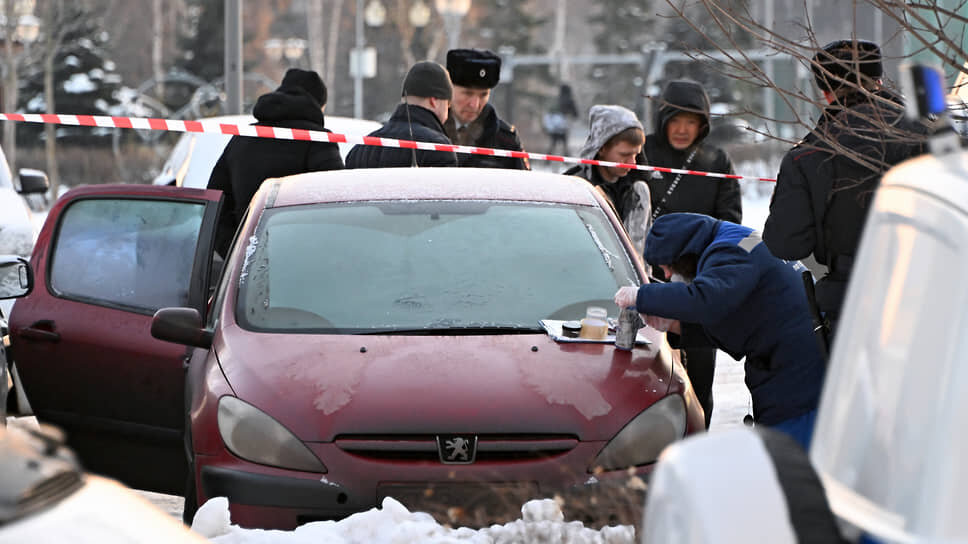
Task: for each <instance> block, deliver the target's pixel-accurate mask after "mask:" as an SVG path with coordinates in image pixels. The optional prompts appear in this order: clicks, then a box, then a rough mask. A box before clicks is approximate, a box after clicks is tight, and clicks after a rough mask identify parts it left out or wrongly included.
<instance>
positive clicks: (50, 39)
mask: <svg viewBox="0 0 968 544" xmlns="http://www.w3.org/2000/svg"><path fill="white" fill-rule="evenodd" d="M62 7H63V2H62V1H60V0H58V1H57V2H54V1H50V2H48V3H47V6H46V8H45V9H44V12H43V19H42V20H43V22H44V28H45V29H48V30H47V31H46V32H45V33H44V104H46V110H45V111H46V112H47V113H56V112H57V104H56V101H55V99H54V58H55V57H56V56H57V50H58V49H59V48H60V40H61V35H60V34H59V33H57V32H52V31H50V30H49V29H53V28H55V26H56V19H57V12H58V11H59V10H60V8H62ZM44 137H45V141H44V155H45V158H46V161H47V178H48V179H49V180H50V194H51V196H52V197H53V198H54V199H55V200H56V199H57V192H58V191H59V190H60V173H59V171H58V169H57V126H56V125H52V124H46V125H44Z"/></svg>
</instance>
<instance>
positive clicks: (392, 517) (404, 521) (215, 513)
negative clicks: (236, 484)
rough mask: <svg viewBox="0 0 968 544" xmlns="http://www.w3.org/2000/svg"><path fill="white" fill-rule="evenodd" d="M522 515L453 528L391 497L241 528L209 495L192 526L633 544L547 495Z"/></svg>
mask: <svg viewBox="0 0 968 544" xmlns="http://www.w3.org/2000/svg"><path fill="white" fill-rule="evenodd" d="M521 514H522V516H521V519H518V520H514V521H512V522H509V523H505V524H504V525H492V526H490V527H486V528H483V529H477V530H475V529H469V528H467V527H461V528H459V529H453V528H450V527H445V526H442V525H440V524H438V523H437V522H436V521H435V520H434V518H433V517H432V516H431V515H430V514H426V513H423V512H411V511H409V510H407V507H405V506H404V505H402V504H400V503H399V502H397V501H396V500H394V499H392V498H389V497H387V498H385V499H383V504H382V508H371V509H370V510H367V511H366V512H360V513H357V514H353V515H352V516H350V517H348V518H345V519H342V520H340V521H315V522H312V523H307V524H305V525H301V526H299V527H297V528H296V529H295V530H294V531H274V530H265V529H243V528H241V527H239V526H238V525H233V524H232V523H231V521H230V518H229V502H228V500H227V499H226V498H225V497H216V498H214V499H209V500H208V501H207V502H206V503H205V504H203V505H202V507H201V508H199V509H198V512H197V513H196V514H195V519H194V520H193V521H192V530H193V531H195V532H196V533H198V534H200V535H202V536H204V537H205V538H208V539H209V540H211V541H212V542H213V543H216V544H281V543H285V544H301V543H306V544H309V543H313V544H318V543H319V542H326V543H331V544H356V543H359V544H397V543H404V542H407V543H409V542H419V543H421V544H455V543H459V542H473V543H477V544H503V543H512V542H529V543H549V544H550V543H558V542H568V543H570V544H632V543H633V542H634V541H635V528H634V527H632V526H630V525H619V526H614V527H603V528H602V529H601V530H598V531H596V530H594V529H591V528H588V527H585V526H584V524H583V523H582V522H580V521H571V522H566V521H564V515H563V514H562V513H561V508H560V507H559V506H558V503H556V502H555V501H554V500H552V499H541V500H533V501H528V502H527V503H525V505H524V506H522V507H521Z"/></svg>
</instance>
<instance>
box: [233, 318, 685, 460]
mask: <svg viewBox="0 0 968 544" xmlns="http://www.w3.org/2000/svg"><path fill="white" fill-rule="evenodd" d="M649 332H654V331H649ZM215 346H216V353H217V355H218V358H219V361H220V364H221V366H222V369H223V372H224V374H225V376H226V378H227V379H228V381H229V383H230V385H231V387H232V389H233V390H234V391H235V393H236V394H237V395H238V396H239V398H241V399H243V400H245V401H247V402H249V403H251V404H253V405H255V406H257V407H258V408H260V409H262V410H263V411H265V412H267V413H268V414H270V415H272V416H273V417H274V418H276V419H277V420H279V421H280V422H281V423H283V424H284V425H285V426H286V427H287V428H289V429H290V430H291V431H292V432H294V433H295V434H296V435H297V436H299V438H301V439H302V440H305V441H331V440H333V438H334V437H335V436H337V435H346V434H353V435H372V434H397V435H399V434H436V433H444V432H473V433H478V434H487V433H504V434H507V433H515V434H516V433H527V434H537V433H541V434H549V433H551V434H568V435H574V436H576V437H578V438H580V439H582V440H597V439H601V440H607V439H609V438H611V437H613V436H614V435H615V433H617V432H618V431H619V430H620V429H621V428H622V427H623V426H624V425H625V424H626V423H627V422H628V421H629V420H631V419H632V418H633V417H634V416H635V415H637V414H638V413H639V412H641V411H642V410H644V409H645V408H647V407H648V406H650V405H651V404H652V403H654V402H655V401H656V400H658V399H660V398H662V397H663V396H665V395H666V394H667V393H668V391H669V388H670V380H671V379H672V367H671V365H672V359H671V354H670V351H669V348H668V344H666V343H665V341H664V339H663V338H662V337H661V335H659V334H655V335H654V336H653V337H652V344H650V345H648V346H642V347H638V348H636V349H635V350H634V351H631V352H629V351H622V350H618V349H616V348H615V347H614V346H612V345H606V344H577V343H569V344H559V343H557V342H555V341H554V340H552V339H551V338H549V337H548V336H547V335H544V334H533V335H532V334H528V335H483V336H480V335H477V336H387V335H380V336H351V335H306V334H264V333H253V332H250V331H245V330H242V329H240V328H239V327H238V326H236V325H232V326H231V327H229V328H227V329H224V330H223V331H222V334H221V335H220V336H219V337H217V338H216V343H215Z"/></svg>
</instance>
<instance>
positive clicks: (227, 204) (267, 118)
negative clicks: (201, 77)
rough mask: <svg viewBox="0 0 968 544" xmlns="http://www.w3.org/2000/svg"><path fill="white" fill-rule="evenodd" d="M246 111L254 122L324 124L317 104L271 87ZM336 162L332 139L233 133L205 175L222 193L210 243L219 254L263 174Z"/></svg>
mask: <svg viewBox="0 0 968 544" xmlns="http://www.w3.org/2000/svg"><path fill="white" fill-rule="evenodd" d="M252 115H253V116H255V118H256V124H260V125H269V126H274V127H284V128H300V129H306V130H326V129H325V128H323V112H322V111H321V110H320V109H319V105H318V104H316V102H314V101H313V100H312V99H311V98H310V97H309V95H307V94H304V93H301V92H286V91H278V90H277V91H274V92H271V93H267V94H264V95H262V96H260V97H259V100H258V101H257V102H256V104H255V108H253V110H252ZM327 132H328V131H327ZM342 168H343V159H342V158H340V154H339V147H338V146H337V145H336V144H334V143H329V142H308V141H294V140H274V139H269V138H254V137H250V136H233V137H232V139H231V140H230V141H229V143H228V145H227V146H226V147H225V150H224V151H223V152H222V156H221V157H219V160H218V162H217V163H215V167H214V168H213V169H212V175H211V176H210V177H209V180H208V188H209V189H218V190H220V191H222V192H223V193H224V195H225V196H224V199H225V200H224V202H223V211H222V215H221V217H220V220H219V227H218V228H219V234H218V235H217V241H216V249H218V250H219V252H220V253H222V254H223V255H224V253H225V250H226V249H227V248H228V245H229V242H230V241H231V239H232V236H234V234H235V231H236V229H237V228H238V226H239V222H240V221H241V219H242V217H243V216H244V215H245V211H246V209H247V208H248V207H249V201H250V200H252V196H253V195H254V194H255V192H256V191H258V190H259V186H260V185H262V182H263V181H264V180H266V179H269V178H277V177H282V176H288V175H292V174H299V173H302V172H316V171H320V170H339V169H342Z"/></svg>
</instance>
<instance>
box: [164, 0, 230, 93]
mask: <svg viewBox="0 0 968 544" xmlns="http://www.w3.org/2000/svg"><path fill="white" fill-rule="evenodd" d="M186 12H187V16H186V20H185V24H184V25H183V27H182V28H181V29H180V31H179V33H178V37H177V42H178V49H179V50H180V51H182V54H181V55H180V56H179V57H178V58H177V60H176V61H175V65H176V66H177V67H178V68H179V69H181V70H184V71H186V72H188V73H190V74H192V75H195V76H198V77H200V78H202V79H204V80H205V81H212V80H214V79H217V78H219V77H222V73H223V72H224V66H225V2H222V1H218V2H212V1H210V0H188V1H187V9H186Z"/></svg>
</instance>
